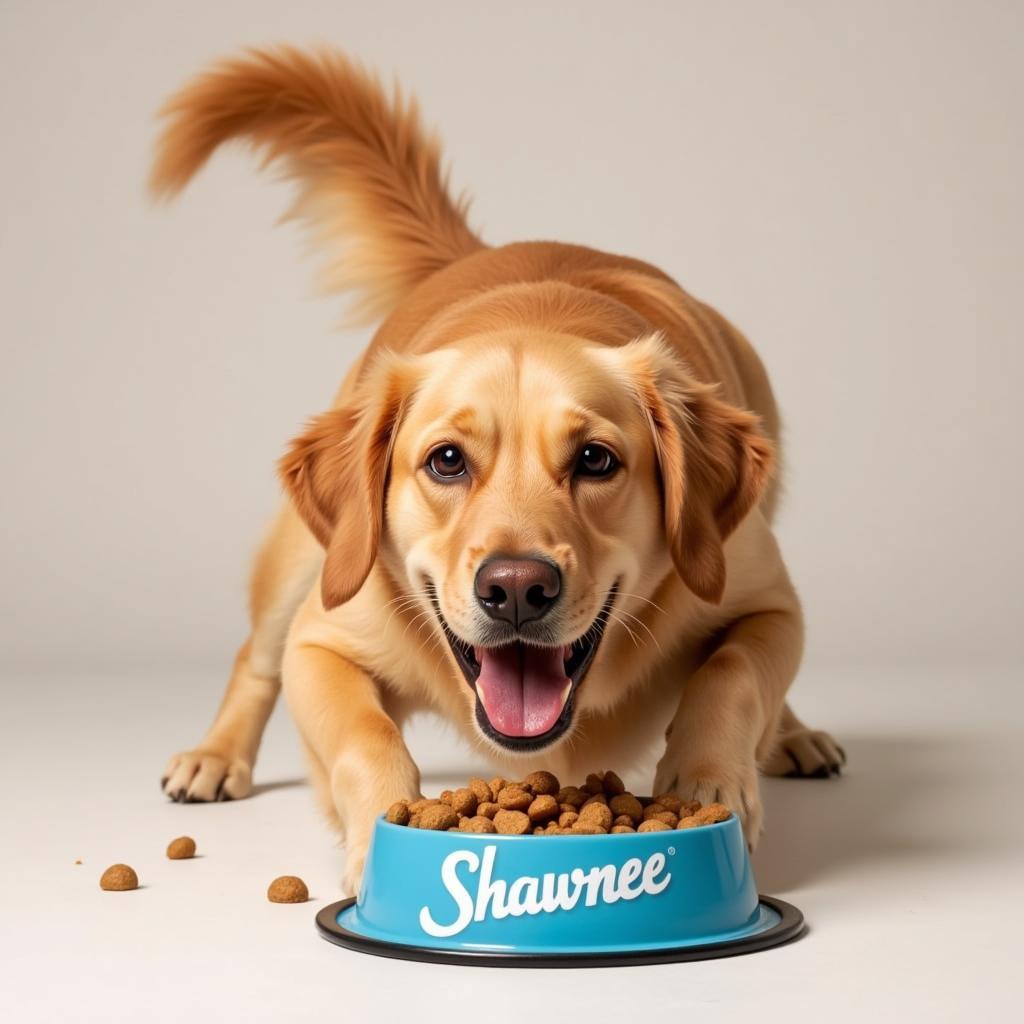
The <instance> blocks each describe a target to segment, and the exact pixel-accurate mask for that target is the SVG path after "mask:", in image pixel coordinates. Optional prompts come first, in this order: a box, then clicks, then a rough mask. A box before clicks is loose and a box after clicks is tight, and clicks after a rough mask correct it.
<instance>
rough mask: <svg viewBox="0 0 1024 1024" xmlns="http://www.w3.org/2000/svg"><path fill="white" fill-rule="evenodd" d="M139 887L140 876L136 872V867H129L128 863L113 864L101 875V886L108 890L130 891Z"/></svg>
mask: <svg viewBox="0 0 1024 1024" xmlns="http://www.w3.org/2000/svg"><path fill="white" fill-rule="evenodd" d="M138 887H139V876H138V875H137V874H135V870H134V868H130V867H128V865H127V864H111V865H110V867H109V868H107V870H106V871H104V872H103V874H102V875H100V888H101V889H105V890H106V891H107V892H128V891H129V890H130V889H138Z"/></svg>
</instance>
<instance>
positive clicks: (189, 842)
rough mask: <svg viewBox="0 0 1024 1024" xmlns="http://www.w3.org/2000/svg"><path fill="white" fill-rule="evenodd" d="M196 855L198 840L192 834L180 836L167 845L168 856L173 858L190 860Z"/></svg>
mask: <svg viewBox="0 0 1024 1024" xmlns="http://www.w3.org/2000/svg"><path fill="white" fill-rule="evenodd" d="M195 855H196V841H195V840H194V839H193V838H192V837H191V836H178V838H177V839H172V840H171V841H170V843H168V845H167V856H168V857H169V858H170V859H171V860H188V859H189V858H190V857H194V856H195Z"/></svg>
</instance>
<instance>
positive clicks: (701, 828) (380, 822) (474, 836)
mask: <svg viewBox="0 0 1024 1024" xmlns="http://www.w3.org/2000/svg"><path fill="white" fill-rule="evenodd" d="M385 813H386V812H385ZM738 820H739V819H738V818H737V817H736V815H735V814H731V815H730V816H729V817H728V818H726V819H725V821H713V822H711V823H709V824H707V825H698V826H696V827H695V828H669V829H662V830H658V831H655V832H604V833H598V834H597V835H576V836H557V837H553V838H558V839H568V840H577V839H616V840H618V841H619V842H622V841H624V840H627V839H634V838H635V837H637V836H665V835H667V834H668V833H676V834H678V835H688V834H690V833H694V832H696V833H705V834H706V833H707V832H709V831H712V830H716V829H720V828H726V827H729V826H731V825H732V823H733V822H737V821H738ZM376 827H377V828H385V829H395V830H396V831H399V832H409V833H416V834H417V835H434V836H448V837H454V836H467V837H469V838H470V839H471V840H473V841H474V842H475V841H477V840H483V841H487V842H492V843H493V842H495V841H496V840H500V841H502V842H507V841H512V840H516V841H518V840H522V839H543V838H544V836H535V835H534V834H533V833H532V832H525V833H523V835H520V836H513V835H508V834H507V833H502V832H449V831H448V829H434V828H411V827H410V826H408V825H396V824H395V823H394V822H393V821H388V820H387V818H386V817H385V814H380V815H378V816H377V820H376Z"/></svg>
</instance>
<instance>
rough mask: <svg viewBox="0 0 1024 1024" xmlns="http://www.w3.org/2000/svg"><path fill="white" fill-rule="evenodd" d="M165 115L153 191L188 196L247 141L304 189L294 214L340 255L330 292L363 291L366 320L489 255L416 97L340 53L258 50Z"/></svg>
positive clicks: (191, 90)
mask: <svg viewBox="0 0 1024 1024" xmlns="http://www.w3.org/2000/svg"><path fill="white" fill-rule="evenodd" d="M162 115H163V116H164V117H165V118H166V119H167V124H166V127H165V129H164V132H163V135H162V136H161V138H160V141H159V144H158V150H157V156H156V162H155V164H154V167H153V172H152V177H151V179H150V185H151V188H152V190H153V192H154V194H155V195H157V196H170V195H174V194H175V193H177V192H179V191H180V190H181V189H182V188H184V186H185V185H186V184H187V183H188V181H189V179H191V177H192V176H193V175H194V174H195V173H196V172H197V171H198V170H199V169H200V168H201V167H202V166H203V164H204V163H205V162H206V160H207V159H208V158H209V156H210V155H211V154H212V153H213V151H214V150H215V149H216V148H217V147H218V146H219V145H220V144H221V143H222V142H225V141H227V140H228V139H233V138H241V139H244V140H246V141H248V142H249V143H250V144H251V145H252V146H253V147H254V148H256V149H260V150H262V151H263V153H264V155H265V162H264V163H265V164H269V163H274V162H277V161H280V163H281V165H282V167H283V168H284V170H285V172H286V175H287V176H288V177H291V178H294V179H295V180H297V181H298V183H299V186H300V191H299V195H298V198H297V199H296V202H295V206H294V207H293V209H292V211H291V212H292V214H293V215H295V216H298V217H299V218H301V219H302V220H304V221H306V222H307V223H308V224H309V226H310V227H311V228H312V230H313V235H314V238H315V240H316V241H317V242H318V243H321V244H323V245H324V246H325V247H326V248H327V249H328V251H329V252H330V253H331V259H330V261H329V263H328V266H327V268H326V269H327V273H326V275H325V276H326V280H325V283H326V285H327V287H328V288H329V290H331V291H340V290H346V291H348V290H351V291H355V292H357V293H359V299H358V300H357V301H356V303H355V305H354V309H353V314H354V316H355V318H356V319H359V320H367V319H374V318H377V317H380V316H384V315H386V314H387V313H388V312H390V310H391V309H392V308H393V307H394V306H395V304H396V303H397V302H398V301H399V300H400V299H401V298H402V297H403V296H404V295H405V294H406V293H407V292H408V291H409V290H410V289H411V288H412V287H414V286H415V285H416V284H418V283H419V282H420V281H422V280H423V279H424V278H425V277H427V276H429V275H430V274H432V273H433V272H434V271H436V270H439V269H440V268H442V267H444V266H446V265H447V264H449V263H452V262H453V261H455V260H457V259H459V258H460V257H462V256H465V255H467V254H469V253H471V252H473V251H475V250H477V249H480V248H482V247H483V243H482V242H481V241H480V239H479V238H477V236H476V235H475V234H474V233H473V231H471V230H470V228H469V226H468V225H467V223H466V207H467V202H466V200H465V199H463V198H461V197H460V198H458V199H453V198H452V197H451V196H450V195H449V193H448V188H447V175H446V174H445V172H444V171H443V170H442V167H441V163H440V154H439V149H438V144H437V141H436V139H435V138H434V137H433V136H432V135H430V134H428V133H426V132H425V131H424V130H423V128H422V126H421V124H420V119H419V113H418V110H417V107H416V104H415V101H414V100H412V99H406V98H404V97H403V95H402V93H401V91H400V90H399V88H398V87H397V86H396V87H395V90H394V94H393V96H389V95H388V94H387V93H386V92H385V91H384V89H383V88H382V86H381V85H380V83H379V82H378V81H377V79H375V78H374V77H373V76H372V75H370V74H369V73H368V72H366V71H365V70H364V69H363V68H361V67H360V66H358V65H357V64H355V63H353V62H352V61H349V60H348V59H347V58H345V57H344V56H343V55H342V54H340V53H338V52H336V51H332V50H321V51H316V52H313V53H305V52H301V51H298V50H295V49H292V48H287V47H285V48H280V49H275V50H250V51H248V53H247V54H246V55H245V56H244V57H241V58H238V59H235V60H228V61H224V62H223V63H221V64H219V65H217V66H215V67H214V68H212V69H211V70H210V71H208V72H206V73H205V74H203V75H200V76H199V77H197V78H196V79H195V80H194V81H192V82H191V83H190V84H189V85H187V86H186V87H185V88H184V89H183V90H182V91H181V92H179V93H178V94H177V95H175V96H173V97H172V98H171V99H170V100H169V102H168V103H167V105H166V106H165V107H164V109H163V111H162Z"/></svg>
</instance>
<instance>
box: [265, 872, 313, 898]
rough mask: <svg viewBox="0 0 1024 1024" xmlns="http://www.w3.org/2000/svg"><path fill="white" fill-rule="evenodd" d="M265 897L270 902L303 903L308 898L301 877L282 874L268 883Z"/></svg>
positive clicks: (307, 891)
mask: <svg viewBox="0 0 1024 1024" xmlns="http://www.w3.org/2000/svg"><path fill="white" fill-rule="evenodd" d="M267 899H268V900H270V902H271V903H305V902H306V900H308V899H309V890H308V889H307V888H306V883H305V882H304V881H303V880H302V879H301V878H296V877H295V875H282V876H281V877H280V878H275V879H274V880H273V881H272V882H271V883H270V886H269V888H268V889H267Z"/></svg>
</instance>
